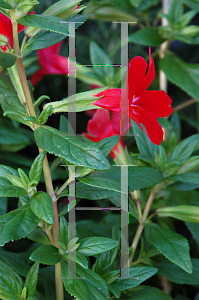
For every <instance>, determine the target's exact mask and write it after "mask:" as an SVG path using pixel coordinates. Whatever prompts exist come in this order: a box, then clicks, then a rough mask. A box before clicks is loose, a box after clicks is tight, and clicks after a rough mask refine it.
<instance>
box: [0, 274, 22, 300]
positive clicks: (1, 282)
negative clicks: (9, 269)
mask: <svg viewBox="0 0 199 300" xmlns="http://www.w3.org/2000/svg"><path fill="white" fill-rule="evenodd" d="M21 292H22V287H21V285H20V284H19V282H18V280H16V279H15V278H14V277H13V276H11V275H10V274H7V273H6V272H3V271H0V296H3V297H6V298H3V299H8V298H9V299H15V300H16V299H20V296H21Z"/></svg>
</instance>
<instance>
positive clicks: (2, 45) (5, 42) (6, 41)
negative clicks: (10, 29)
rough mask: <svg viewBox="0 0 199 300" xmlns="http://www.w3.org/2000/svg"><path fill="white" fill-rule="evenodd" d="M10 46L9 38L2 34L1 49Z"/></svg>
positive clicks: (0, 37) (0, 39)
mask: <svg viewBox="0 0 199 300" xmlns="http://www.w3.org/2000/svg"><path fill="white" fill-rule="evenodd" d="M7 44H8V38H7V36H5V35H3V34H0V47H4V46H6V45H7Z"/></svg>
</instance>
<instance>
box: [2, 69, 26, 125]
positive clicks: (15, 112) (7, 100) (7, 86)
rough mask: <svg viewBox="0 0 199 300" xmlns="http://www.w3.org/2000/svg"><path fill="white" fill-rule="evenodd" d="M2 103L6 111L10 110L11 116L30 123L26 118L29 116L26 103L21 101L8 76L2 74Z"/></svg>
mask: <svg viewBox="0 0 199 300" xmlns="http://www.w3.org/2000/svg"><path fill="white" fill-rule="evenodd" d="M0 105H1V107H2V109H3V111H4V112H9V113H7V115H8V116H9V118H11V119H13V120H15V121H18V122H21V123H23V124H26V125H28V126H29V125H30V124H29V122H28V121H24V118H25V117H27V116H28V114H27V111H26V108H25V105H22V104H21V102H20V101H19V98H18V95H17V92H16V91H15V89H14V86H13V85H12V83H11V81H10V79H9V77H8V76H6V75H4V74H2V73H1V74H0Z"/></svg>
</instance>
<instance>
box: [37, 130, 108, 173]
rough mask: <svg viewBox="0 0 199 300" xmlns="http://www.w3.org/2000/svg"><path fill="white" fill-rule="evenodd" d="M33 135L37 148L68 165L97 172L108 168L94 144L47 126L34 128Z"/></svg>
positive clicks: (106, 162) (106, 161) (103, 157)
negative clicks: (79, 166) (83, 167)
mask: <svg viewBox="0 0 199 300" xmlns="http://www.w3.org/2000/svg"><path fill="white" fill-rule="evenodd" d="M34 134H35V139H36V143H37V146H38V147H40V148H42V149H43V150H45V151H47V152H49V153H52V154H54V155H56V156H58V157H60V158H62V159H64V160H65V161H66V162H67V163H68V164H75V165H84V166H85V167H87V168H91V169H98V170H107V169H109V168H110V165H109V162H108V160H107V159H106V158H105V156H104V155H103V154H102V152H101V151H100V150H99V149H98V148H97V146H96V144H92V145H91V144H87V143H85V142H82V140H81V139H80V138H79V137H77V136H69V135H67V134H66V133H65V132H62V131H59V130H57V129H54V128H51V127H48V126H41V127H39V128H36V129H35V131H34Z"/></svg>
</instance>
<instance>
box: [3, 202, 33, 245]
mask: <svg viewBox="0 0 199 300" xmlns="http://www.w3.org/2000/svg"><path fill="white" fill-rule="evenodd" d="M38 223H39V218H37V217H36V216H35V215H34V213H33V212H32V210H31V208H30V205H29V204H27V205H24V206H22V207H20V208H18V209H15V210H13V211H11V212H9V213H7V214H5V215H3V216H0V246H4V245H5V243H8V242H10V241H14V240H18V239H21V238H25V237H26V236H27V235H28V234H29V233H30V232H31V231H33V230H34V229H35V228H36V227H37V225H38Z"/></svg>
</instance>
